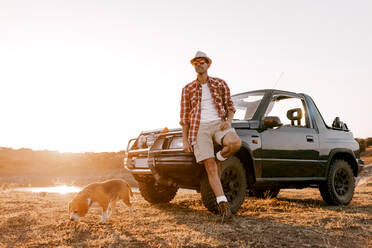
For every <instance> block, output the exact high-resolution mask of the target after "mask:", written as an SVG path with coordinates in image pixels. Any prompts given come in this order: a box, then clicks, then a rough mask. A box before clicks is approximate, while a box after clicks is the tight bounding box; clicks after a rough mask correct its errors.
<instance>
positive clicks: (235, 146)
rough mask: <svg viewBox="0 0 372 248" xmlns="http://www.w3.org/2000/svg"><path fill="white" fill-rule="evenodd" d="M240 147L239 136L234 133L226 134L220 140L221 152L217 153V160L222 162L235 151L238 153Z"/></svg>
mask: <svg viewBox="0 0 372 248" xmlns="http://www.w3.org/2000/svg"><path fill="white" fill-rule="evenodd" d="M241 145H242V141H241V140H240V138H239V136H238V135H237V134H236V133H235V132H228V133H226V134H225V136H223V138H222V146H223V148H222V150H221V151H220V152H219V154H220V156H222V158H221V157H220V156H219V155H217V159H218V160H224V159H226V158H228V157H230V156H231V155H233V154H234V153H236V152H237V151H239V149H240V147H241Z"/></svg>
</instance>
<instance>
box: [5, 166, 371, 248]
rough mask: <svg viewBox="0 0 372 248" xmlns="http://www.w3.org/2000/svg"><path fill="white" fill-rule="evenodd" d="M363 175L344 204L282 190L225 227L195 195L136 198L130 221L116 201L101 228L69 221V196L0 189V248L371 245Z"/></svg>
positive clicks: (93, 212) (248, 203)
mask: <svg viewBox="0 0 372 248" xmlns="http://www.w3.org/2000/svg"><path fill="white" fill-rule="evenodd" d="M363 176H364V177H365V178H368V179H367V180H365V181H364V182H363V184H362V185H359V186H358V187H357V188H356V190H355V194H354V198H353V200H352V202H351V203H350V205H348V206H327V205H326V204H325V203H324V202H323V201H322V199H321V196H320V193H319V191H318V190H317V189H303V190H282V191H281V192H280V193H279V195H278V198H276V199H256V198H251V197H247V198H246V200H245V202H244V203H243V205H242V207H241V208H240V209H239V211H238V212H237V214H236V216H235V220H234V221H233V222H231V223H225V224H221V223H220V222H219V221H218V218H217V217H216V216H215V215H214V214H212V213H210V212H208V211H207V210H206V209H205V207H204V206H203V204H202V202H201V199H200V195H199V194H197V193H178V194H177V196H176V197H175V198H174V199H173V200H172V201H171V202H170V203H169V204H157V205H151V204H149V203H148V202H146V201H145V200H144V199H143V198H142V197H141V196H140V194H139V193H135V198H133V199H132V203H133V206H134V210H135V213H134V216H130V215H129V209H128V208H127V207H126V206H125V205H124V204H123V203H119V204H118V205H117V206H118V213H117V214H116V215H114V216H113V217H112V218H111V219H109V220H108V221H107V223H106V224H105V225H99V224H98V222H99V220H100V217H101V211H100V209H97V208H93V209H90V211H89V213H88V214H87V216H86V217H85V218H83V219H82V220H81V221H80V222H78V223H77V222H71V221H69V219H68V213H67V203H68V202H69V201H70V200H71V199H72V198H73V196H74V194H66V195H61V194H53V193H27V192H15V191H4V190H1V189H0V230H1V231H0V247H347V248H350V247H372V197H371V196H372V177H371V176H372V166H368V167H367V168H366V170H365V171H364V172H363ZM0 188H1V187H0ZM4 189H6V187H4Z"/></svg>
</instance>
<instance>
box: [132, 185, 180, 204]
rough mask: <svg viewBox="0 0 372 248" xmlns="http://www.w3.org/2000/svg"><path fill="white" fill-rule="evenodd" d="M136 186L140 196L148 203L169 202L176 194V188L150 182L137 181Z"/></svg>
mask: <svg viewBox="0 0 372 248" xmlns="http://www.w3.org/2000/svg"><path fill="white" fill-rule="evenodd" d="M138 187H139V190H140V192H141V195H142V197H143V198H144V199H145V200H146V201H148V202H150V203H167V202H170V201H171V200H172V199H173V198H174V197H175V196H176V194H177V191H178V188H176V187H170V186H163V185H155V183H154V182H153V181H152V182H141V181H139V182H138Z"/></svg>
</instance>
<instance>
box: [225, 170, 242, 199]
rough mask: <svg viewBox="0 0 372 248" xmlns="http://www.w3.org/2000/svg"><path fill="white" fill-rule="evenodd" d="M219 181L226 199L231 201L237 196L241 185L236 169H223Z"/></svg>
mask: <svg viewBox="0 0 372 248" xmlns="http://www.w3.org/2000/svg"><path fill="white" fill-rule="evenodd" d="M221 183H222V188H223V191H224V193H225V195H226V197H227V200H228V201H229V202H233V201H234V200H235V199H236V198H237V197H238V194H239V188H240V185H241V183H240V181H239V174H238V171H237V170H234V169H233V168H228V169H226V170H224V171H223V173H222V175H221Z"/></svg>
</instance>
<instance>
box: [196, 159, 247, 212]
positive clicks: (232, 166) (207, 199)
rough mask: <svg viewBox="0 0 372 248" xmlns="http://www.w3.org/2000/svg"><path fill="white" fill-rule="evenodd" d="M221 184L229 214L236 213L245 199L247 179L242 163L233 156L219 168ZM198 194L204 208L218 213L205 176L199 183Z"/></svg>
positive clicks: (214, 197) (214, 198)
mask: <svg viewBox="0 0 372 248" xmlns="http://www.w3.org/2000/svg"><path fill="white" fill-rule="evenodd" d="M220 171H221V184H222V188H223V191H224V193H225V195H226V198H227V200H228V201H229V204H230V207H231V212H233V213H236V211H238V209H239V208H240V206H241V205H242V203H243V202H244V199H245V192H246V189H247V178H246V175H245V170H244V167H243V164H242V162H241V161H240V160H239V159H238V158H237V157H235V156H232V157H230V158H228V159H227V160H225V161H224V162H223V164H222V166H221V168H220ZM200 193H201V198H202V201H203V204H204V206H205V207H206V208H207V209H208V210H209V211H211V212H212V213H218V206H217V202H216V196H215V195H214V193H213V190H212V188H211V186H210V185H209V180H208V175H207V174H205V175H204V176H203V178H202V180H201V182H200Z"/></svg>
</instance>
